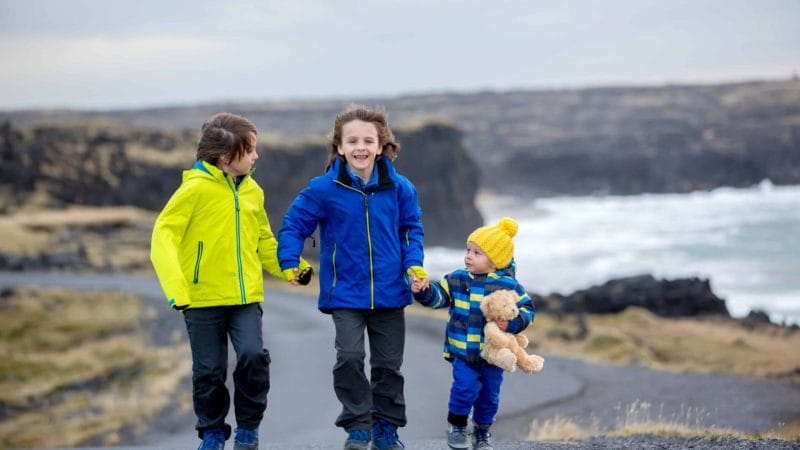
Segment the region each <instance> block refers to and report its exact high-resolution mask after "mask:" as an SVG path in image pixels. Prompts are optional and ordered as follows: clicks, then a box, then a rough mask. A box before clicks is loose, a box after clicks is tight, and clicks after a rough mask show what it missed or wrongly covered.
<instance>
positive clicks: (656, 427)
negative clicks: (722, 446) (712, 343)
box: [527, 402, 800, 441]
mask: <svg viewBox="0 0 800 450" xmlns="http://www.w3.org/2000/svg"><path fill="white" fill-rule="evenodd" d="M616 411H617V420H616V423H617V424H618V425H617V426H616V427H614V428H611V429H608V428H602V427H600V426H599V425H598V422H599V421H598V420H596V419H592V420H590V421H589V423H584V422H578V421H576V420H573V419H570V418H568V417H562V416H555V417H552V418H548V419H544V420H534V421H533V422H532V423H531V429H530V432H529V433H528V436H527V439H528V440H530V441H567V440H583V439H587V438H589V437H591V436H599V435H603V436H611V437H614V436H633V435H641V434H650V435H655V436H663V437H679V438H693V437H703V438H709V439H714V438H736V439H751V440H760V439H781V440H798V439H800V423H797V422H795V423H792V424H785V425H781V426H780V427H777V428H775V429H772V430H767V431H764V432H761V433H743V432H740V431H737V430H733V429H729V428H717V427H708V426H705V425H703V421H704V419H705V418H706V417H707V416H708V414H707V413H706V412H704V411H703V410H701V409H696V408H690V407H687V408H685V409H684V410H682V411H680V412H679V413H677V414H675V415H672V416H668V417H667V416H664V414H663V412H661V411H660V410H659V411H657V410H656V408H653V405H651V404H650V403H647V402H634V403H632V404H630V405H625V406H618V407H617V408H616Z"/></svg>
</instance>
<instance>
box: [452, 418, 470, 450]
mask: <svg viewBox="0 0 800 450" xmlns="http://www.w3.org/2000/svg"><path fill="white" fill-rule="evenodd" d="M447 445H449V446H450V448H453V449H457V450H463V449H468V448H469V436H468V435H467V427H457V426H455V425H453V424H451V423H448V424H447Z"/></svg>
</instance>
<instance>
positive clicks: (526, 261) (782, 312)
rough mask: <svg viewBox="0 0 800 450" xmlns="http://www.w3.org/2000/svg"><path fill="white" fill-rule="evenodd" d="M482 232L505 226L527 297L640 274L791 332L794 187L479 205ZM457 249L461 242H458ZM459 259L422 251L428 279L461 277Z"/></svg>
mask: <svg viewBox="0 0 800 450" xmlns="http://www.w3.org/2000/svg"><path fill="white" fill-rule="evenodd" d="M478 207H479V209H480V211H481V213H482V214H483V217H484V220H485V221H486V223H494V222H496V221H497V220H498V219H499V218H500V217H502V216H510V217H513V218H514V219H516V220H517V221H518V223H519V231H518V233H517V236H516V237H515V238H514V243H515V247H516V251H515V258H516V261H517V278H518V279H519V281H520V282H521V283H522V284H523V285H524V286H525V288H526V289H527V290H528V291H529V292H535V293H538V294H547V293H553V292H558V293H562V294H569V293H571V292H573V291H575V290H577V289H583V288H586V287H589V286H592V285H595V284H602V283H604V282H605V281H607V280H609V279H612V278H618V277H624V276H630V275H639V274H646V273H649V274H652V275H654V276H655V277H656V278H667V279H674V278H685V277H700V278H703V279H709V280H710V283H711V288H712V290H713V291H714V293H716V294H717V296H719V297H721V298H723V299H725V302H726V304H727V306H728V310H729V311H730V313H731V315H732V316H734V317H742V316H746V315H747V314H748V313H749V312H750V311H751V310H754V309H759V310H763V311H765V312H767V313H768V314H769V316H770V318H771V319H772V320H773V321H775V322H778V323H781V322H786V323H795V324H800V186H773V185H772V184H771V183H769V182H768V181H765V182H762V183H761V184H759V185H757V186H754V187H752V188H746V189H734V188H720V189H716V190H713V191H709V192H694V193H689V194H642V195H635V196H605V197H554V198H541V199H536V200H526V199H522V198H513V197H496V196H488V195H483V196H481V197H480V198H479V199H478ZM464 239H465V241H466V236H464ZM463 256H464V249H451V248H443V247H428V248H426V251H425V267H426V269H428V271H429V273H430V275H431V276H432V277H434V278H439V277H441V276H442V275H443V274H444V273H446V272H449V271H451V270H454V269H456V268H461V267H463Z"/></svg>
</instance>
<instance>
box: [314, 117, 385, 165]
mask: <svg viewBox="0 0 800 450" xmlns="http://www.w3.org/2000/svg"><path fill="white" fill-rule="evenodd" d="M354 120H361V121H363V122H370V123H373V124H375V128H376V129H377V130H378V145H380V147H381V148H382V149H383V151H382V152H381V154H382V155H383V156H385V157H387V158H389V159H390V160H394V159H395V158H397V154H398V153H400V144H398V143H397V142H396V141H395V140H394V133H392V130H391V128H389V120H388V119H387V115H386V111H384V110H383V109H378V108H370V107H369V106H364V105H350V106H348V107H347V108H346V109H345V110H344V111H342V112H340V113H339V114H338V115H337V116H336V120H335V121H334V122H333V131H332V132H331V133H330V134H329V135H328V150H329V152H328V164H327V165H326V169H327V168H328V167H330V166H331V164H333V162H334V161H335V160H336V158H338V157H339V146H340V145H342V127H343V126H344V124H346V123H348V122H352V121H354Z"/></svg>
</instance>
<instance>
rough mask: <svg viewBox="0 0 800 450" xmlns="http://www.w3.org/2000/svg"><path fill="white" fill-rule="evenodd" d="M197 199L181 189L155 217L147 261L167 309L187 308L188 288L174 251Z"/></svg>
mask: <svg viewBox="0 0 800 450" xmlns="http://www.w3.org/2000/svg"><path fill="white" fill-rule="evenodd" d="M196 199H197V196H196V195H194V194H193V193H192V191H191V190H190V189H187V188H185V185H181V186H180V187H179V188H178V190H176V191H175V193H174V194H172V197H170V199H169V201H167V204H166V206H164V209H163V210H162V211H161V213H160V214H159V215H158V218H157V219H156V223H155V225H154V226H153V235H152V237H151V239H150V261H151V262H152V263H153V268H154V269H155V271H156V276H157V277H158V281H159V283H161V289H162V290H163V291H164V295H165V296H166V297H167V301H168V302H169V305H170V306H188V305H189V304H190V303H191V299H190V298H189V285H188V282H187V281H186V278H185V277H184V276H183V271H182V270H181V264H180V261H179V260H178V248H179V247H180V242H181V239H182V238H183V234H184V232H185V231H186V227H187V226H188V224H189V219H190V218H191V217H192V211H193V210H194V205H195V202H196Z"/></svg>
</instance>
